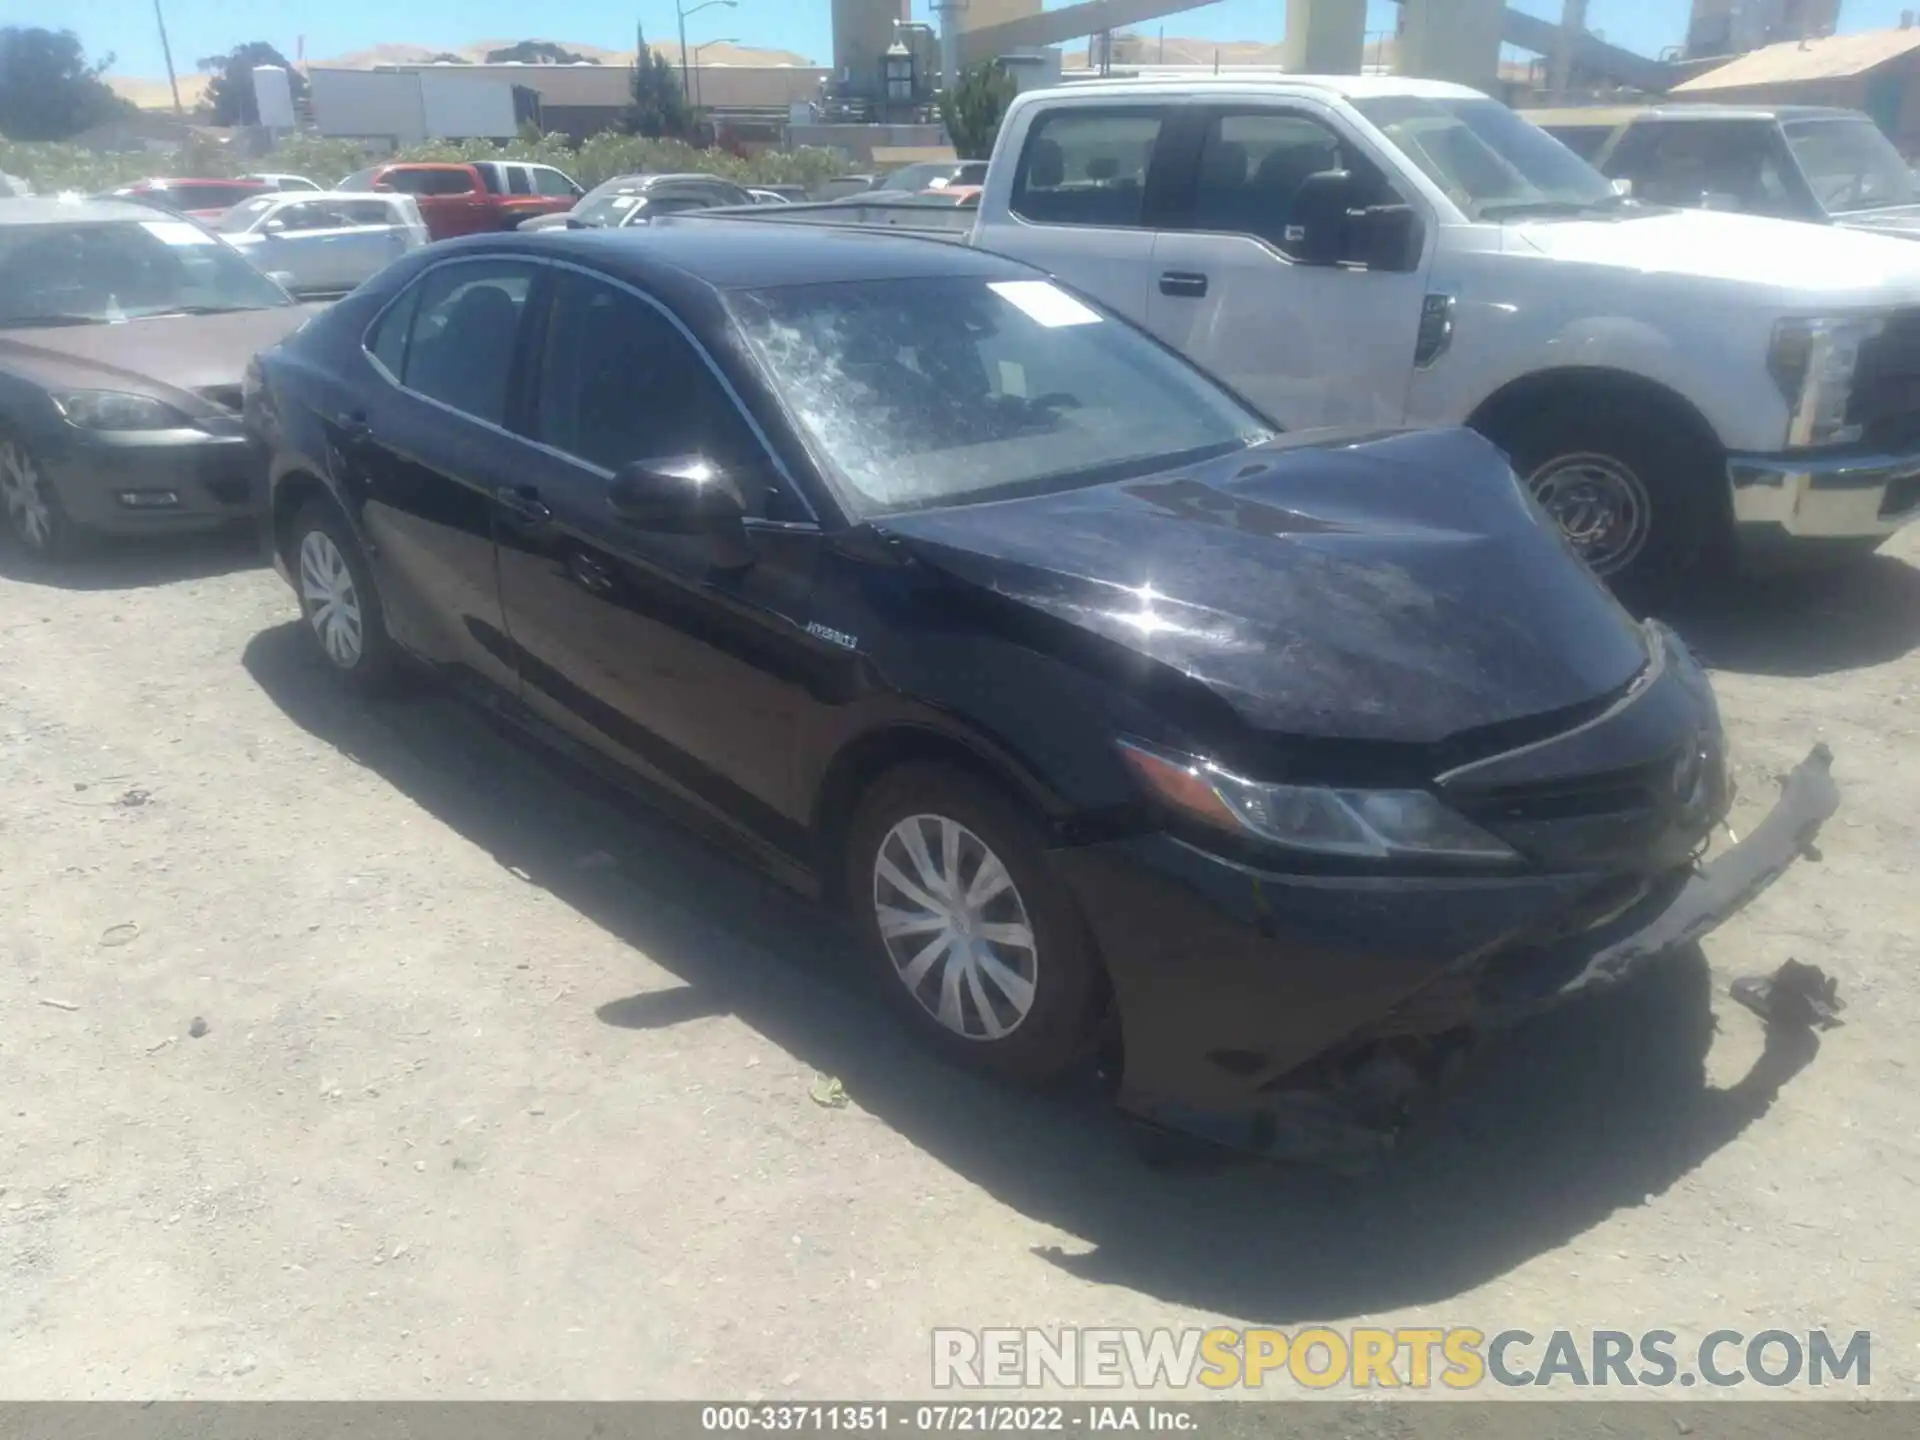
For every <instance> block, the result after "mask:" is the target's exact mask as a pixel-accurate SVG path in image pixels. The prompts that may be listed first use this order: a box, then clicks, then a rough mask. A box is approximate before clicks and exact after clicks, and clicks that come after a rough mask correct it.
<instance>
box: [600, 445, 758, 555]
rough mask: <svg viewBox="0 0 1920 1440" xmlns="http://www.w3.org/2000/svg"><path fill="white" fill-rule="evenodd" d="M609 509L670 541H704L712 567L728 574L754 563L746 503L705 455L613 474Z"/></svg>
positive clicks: (646, 464) (636, 465) (641, 465)
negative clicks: (683, 538) (709, 545)
mask: <svg viewBox="0 0 1920 1440" xmlns="http://www.w3.org/2000/svg"><path fill="white" fill-rule="evenodd" d="M607 506H608V508H609V509H611V510H612V511H613V513H614V514H615V515H617V516H619V517H620V518H621V519H622V520H624V521H626V522H627V523H628V524H629V525H637V526H640V527H642V528H644V529H647V530H656V531H659V532H661V533H662V534H667V535H705V536H706V537H708V539H710V540H711V541H713V544H714V561H715V563H716V564H719V565H721V566H723V567H725V568H728V569H740V568H743V567H745V566H747V565H751V564H752V563H753V552H752V551H751V549H749V548H748V545H747V531H746V525H745V524H744V521H745V520H746V515H747V502H746V500H745V498H744V497H743V496H742V495H741V494H740V487H739V485H738V484H736V483H735V481H734V479H733V477H732V476H731V475H729V474H727V473H726V471H724V470H722V469H721V468H720V467H719V466H717V465H715V464H714V463H713V462H712V461H710V460H708V459H707V458H706V457H705V456H703V455H678V456H674V457H672V458H670V459H663V460H640V461H636V462H635V463H634V464H631V465H625V466H622V467H621V468H620V469H619V470H617V471H615V472H614V476H613V480H612V483H611V484H609V485H608V487H607Z"/></svg>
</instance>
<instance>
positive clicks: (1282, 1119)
mask: <svg viewBox="0 0 1920 1440" xmlns="http://www.w3.org/2000/svg"><path fill="white" fill-rule="evenodd" d="M1831 763H1832V756H1831V755H1830V753H1829V752H1828V751H1827V749H1826V747H1825V746H1816V747H1815V749H1814V750H1813V751H1812V753H1811V754H1809V755H1808V757H1807V758H1806V759H1805V760H1804V761H1802V762H1801V764H1800V765H1799V766H1798V767H1797V768H1796V769H1795V770H1794V771H1793V772H1792V774H1791V775H1790V777H1789V778H1788V780H1787V782H1786V784H1785V786H1784V788H1783V790H1782V793H1781V796H1780V799H1779V800H1778V801H1777V802H1776V804H1775V805H1774V807H1773V809H1772V810H1771V811H1770V812H1769V814H1768V815H1767V817H1766V818H1765V819H1764V820H1763V821H1762V822H1761V823H1760V824H1759V825H1758V826H1757V827H1756V828H1755V829H1754V830H1753V832H1752V833H1751V834H1749V835H1748V836H1747V837H1746V838H1745V839H1743V840H1741V841H1739V842H1738V843H1737V844H1735V845H1734V846H1732V847H1731V848H1730V849H1728V850H1727V851H1726V852H1724V853H1723V854H1721V855H1720V856H1718V857H1717V858H1716V859H1715V860H1713V861H1712V862H1711V863H1710V864H1707V865H1704V866H1701V867H1699V868H1698V869H1696V870H1694V871H1693V872H1687V871H1680V872H1676V873H1675V874H1674V875H1673V876H1672V877H1670V879H1669V880H1668V881H1667V882H1665V883H1660V884H1657V885H1655V886H1654V887H1652V888H1651V889H1650V890H1645V891H1644V892H1643V893H1637V894H1634V895H1632V896H1631V897H1630V898H1627V897H1623V894H1622V891H1621V889H1620V886H1619V882H1618V879H1617V878H1615V879H1611V880H1607V879H1602V878H1601V877H1595V876H1591V875H1587V876H1579V875H1548V876H1543V875H1529V876H1509V877H1501V878H1486V879H1444V880H1443V879H1432V878H1416V877H1326V876H1280V875H1272V874H1266V873H1261V872H1254V871H1249V870H1247V869H1245V868H1244V867H1242V866H1239V865H1237V864H1234V863H1232V862H1229V861H1226V860H1223V859H1221V858H1220V857H1217V856H1212V855H1206V854H1204V853H1203V852H1199V851H1196V850H1194V849H1193V848H1192V847H1190V846H1186V845H1184V844H1182V843H1181V842H1178V841H1174V840H1171V839H1170V838H1169V837H1166V836H1153V837H1134V838H1131V839H1128V840H1122V841H1114V842H1110V843H1108V844H1104V845H1098V846H1089V847H1083V848H1080V849H1075V850H1066V851H1059V852H1056V853H1055V856H1054V858H1055V861H1056V863H1057V864H1058V865H1059V866H1060V869H1061V872H1062V874H1063V875H1064V876H1065V877H1066V878H1067V881H1068V884H1069V885H1070V886H1071V887H1072V888H1073V890H1074V891H1075V893H1076V896H1077V898H1078V899H1079V902H1080V906H1081V910H1082V913H1083V914H1085V915H1086V916H1087V918H1088V923H1089V926H1090V927H1091V928H1092V930H1093V931H1094V935H1095V939H1096V941H1097V942H1098V943H1099V944H1100V946H1101V949H1102V954H1103V958H1104V959H1105V960H1106V962H1107V968H1108V972H1109V975H1110V978H1111V979H1112V981H1113V985H1114V991H1115V998H1116V1008H1117V1010H1118V1012H1119V1016H1120V1029H1121V1042H1122V1046H1123V1049H1124V1066H1123V1073H1122V1077H1121V1083H1120V1089H1119V1103H1120V1105H1121V1107H1122V1108H1123V1109H1125V1110H1127V1111H1129V1112H1130V1113H1131V1114H1133V1115H1135V1116H1137V1117H1138V1118H1140V1119H1142V1120H1145V1121H1147V1122H1149V1123H1150V1124H1152V1125H1155V1126H1158V1127H1161V1128H1164V1129H1168V1130H1174V1131H1180V1132H1183V1133H1186V1134H1189V1135H1193V1136H1196V1137H1198V1138H1201V1139H1204V1140H1208V1141H1212V1142H1214V1143H1217V1144H1221V1145H1225V1146H1228V1147H1230V1148H1233V1149H1239V1150H1250V1151H1254V1152H1258V1153H1263V1154H1267V1155H1271V1156H1274V1157H1276V1158H1298V1159H1305V1160H1317V1159H1321V1158H1323V1156H1324V1155H1325V1154H1326V1153H1327V1152H1330V1151H1338V1150H1341V1149H1343V1148H1346V1147H1350V1146H1351V1144H1352V1142H1353V1137H1354V1135H1355V1134H1356V1133H1357V1132H1359V1131H1364V1130H1367V1129H1368V1127H1369V1126H1373V1125H1375V1123H1376V1122H1377V1121H1378V1119H1379V1116H1378V1114H1377V1113H1374V1114H1370V1115H1367V1116H1356V1115H1355V1114H1354V1113H1350V1112H1348V1111H1347V1110H1345V1109H1343V1104H1344V1102H1343V1101H1341V1100H1340V1099H1339V1098H1338V1097H1337V1096H1336V1095H1335V1094H1334V1093H1333V1092H1331V1091H1328V1090H1326V1089H1316V1088H1315V1087H1314V1086H1313V1085H1312V1084H1311V1083H1303V1080H1302V1077H1303V1076H1305V1077H1309V1080H1310V1079H1311V1077H1313V1076H1314V1075H1315V1074H1316V1073H1318V1071H1319V1069H1320V1067H1322V1066H1323V1065H1326V1064H1327V1062H1328V1060H1329V1058H1330V1057H1347V1056H1357V1055H1359V1054H1362V1053H1364V1051H1365V1047H1366V1046H1368V1045H1369V1044H1371V1043H1372V1042H1374V1041H1376V1040H1381V1039H1392V1038H1398V1037H1431V1036H1436V1035H1443V1034H1448V1033H1453V1032H1462V1031H1467V1030H1471V1031H1474V1032H1485V1031H1486V1030H1489V1029H1497V1028H1499V1027H1500V1026H1502V1025H1504V1024H1509V1023H1513V1022H1515V1021H1517V1020H1519V1019H1522V1018H1525V1017H1527V1016H1529V1015H1532V1014H1535V1013H1538V1012H1539V1011H1541V1010H1542V1009H1545V1008H1547V1007H1550V1006H1553V1005H1558V1004H1561V1003H1564V1002H1566V1001H1568V1000H1570V999H1573V998H1576V997H1578V996H1581V995H1582V994H1584V993H1586V992H1588V991H1590V990H1592V989H1593V988H1594V987H1596V986H1600V985H1605V984H1609V983H1612V982H1615V981H1618V980H1619V979H1621V978H1622V977H1624V976H1625V975H1627V974H1629V973H1630V972H1631V971H1632V970H1633V969H1634V968H1635V967H1636V966H1637V965H1638V964H1639V963H1640V962H1642V961H1644V960H1648V959H1650V958H1652V957H1655V956H1658V955H1660V954H1663V953H1666V952H1669V951H1671V950H1673V949H1675V948H1677V947H1680V946H1684V945H1687V944H1691V943H1693V942H1694V941H1696V940H1699V939H1700V938H1701V937H1703V936H1705V935H1706V934H1707V933H1708V932H1710V931H1711V930H1713V929H1714V928H1715V927H1716V926H1718V925H1719V924H1720V923H1721V922H1723V921H1724V920H1726V919H1728V918H1729V917H1731V916H1733V915H1735V914H1737V913H1738V912H1739V911H1740V910H1741V909H1743V908H1744V907H1745V906H1746V905H1747V904H1748V903H1749V902H1751V901H1752V900H1753V898H1754V897H1755V896H1757V895H1758V894H1760V893H1761V892H1762V891H1763V890H1765V889H1766V888H1767V887H1768V886H1769V885H1771V884H1772V883H1773V882H1774V881H1775V880H1777V879H1779V878H1780V877H1781V876H1782V875H1784V874H1785V873H1786V872H1787V871H1788V870H1789V869H1790V868H1792V866H1793V864H1794V862H1795V861H1796V860H1797V859H1799V858H1800V857H1801V856H1802V855H1804V854H1805V853H1807V851H1808V849H1809V848H1810V847H1811V845H1812V844H1813V841H1814V839H1815V837H1816V836H1817V835H1818V834H1819V831H1820V828H1821V826H1822V825H1824V824H1825V823H1826V821H1827V820H1828V819H1829V818H1830V817H1831V816H1832V815H1833V814H1834V812H1835V811H1836V810H1837V809H1838V808H1839V803H1840V794H1839V789H1838V786H1837V785H1836V784H1835V782H1834V780H1833V776H1832V774H1831ZM1388 1140H1389V1142H1390V1131H1389V1132H1388ZM1363 1143H1364V1142H1363Z"/></svg>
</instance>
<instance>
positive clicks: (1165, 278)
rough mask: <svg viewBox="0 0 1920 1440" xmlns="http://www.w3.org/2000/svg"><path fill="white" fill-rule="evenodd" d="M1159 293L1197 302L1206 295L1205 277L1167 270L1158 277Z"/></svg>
mask: <svg viewBox="0 0 1920 1440" xmlns="http://www.w3.org/2000/svg"><path fill="white" fill-rule="evenodd" d="M1160 293H1161V294H1162V295H1177V296H1179V297H1180V298H1181V299H1183V300H1198V299H1200V298H1201V297H1202V296H1203V295H1205V294H1206V293H1207V277H1206V276H1204V275H1197V274H1195V273H1194V272H1193V271H1191V270H1168V271H1166V272H1165V273H1164V274H1162V275H1161V277H1160Z"/></svg>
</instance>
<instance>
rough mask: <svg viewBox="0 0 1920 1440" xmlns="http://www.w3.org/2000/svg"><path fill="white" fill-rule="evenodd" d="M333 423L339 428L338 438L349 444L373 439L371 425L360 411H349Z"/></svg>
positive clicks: (360, 443) (362, 442)
mask: <svg viewBox="0 0 1920 1440" xmlns="http://www.w3.org/2000/svg"><path fill="white" fill-rule="evenodd" d="M334 424H335V425H336V426H337V427H338V428H339V431H340V438H341V439H342V440H343V441H345V442H346V443H347V444H349V445H362V444H365V443H366V442H367V441H369V440H371V439H373V426H372V425H370V424H368V423H367V417H366V415H365V413H364V412H362V411H359V410H352V411H349V412H348V413H347V414H345V415H342V416H341V417H340V418H339V419H338V420H336V421H335V422H334Z"/></svg>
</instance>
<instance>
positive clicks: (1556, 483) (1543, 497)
mask: <svg viewBox="0 0 1920 1440" xmlns="http://www.w3.org/2000/svg"><path fill="white" fill-rule="evenodd" d="M1528 485H1529V488H1531V489H1532V491H1533V494H1534V498H1535V499H1536V500H1538V501H1539V502H1540V507H1541V509H1543V510H1545V511H1546V512H1547V514H1548V515H1549V516H1551V517H1552V518H1553V521H1554V523H1555V524H1557V525H1558V526H1559V527H1560V531H1561V533H1562V534H1563V535H1565V536H1566V537H1567V539H1568V541H1569V542H1570V543H1571V544H1572V545H1573V548H1574V549H1575V550H1576V551H1578V552H1579V555H1580V558H1581V559H1582V560H1584V561H1586V562H1587V565H1588V566H1589V567H1590V568H1591V569H1592V570H1593V572H1594V574H1596V575H1613V574H1617V573H1618V572H1619V571H1621V570H1624V569H1626V568H1627V566H1629V565H1631V564H1632V563H1633V562H1634V561H1635V560H1636V559H1637V558H1638V557H1639V555H1640V552H1641V551H1642V550H1644V549H1645V548H1646V546H1647V536H1648V535H1649V534H1650V533H1651V531H1652V528H1653V504H1652V502H1651V501H1649V500H1648V498H1647V487H1646V486H1645V485H1643V484H1641V483H1640V477H1639V476H1638V475H1636V474H1634V473H1633V471H1631V470H1629V469H1628V468H1627V467H1626V466H1625V465H1622V464H1621V463H1620V462H1619V461H1618V460H1615V459H1614V458H1613V457H1612V456H1610V455H1592V454H1581V455H1562V456H1561V457H1560V458H1558V459H1557V460H1550V461H1548V462H1547V463H1546V464H1545V465H1542V466H1541V467H1540V468H1539V469H1538V470H1536V471H1534V473H1533V479H1532V480H1530V481H1529V482H1528Z"/></svg>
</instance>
